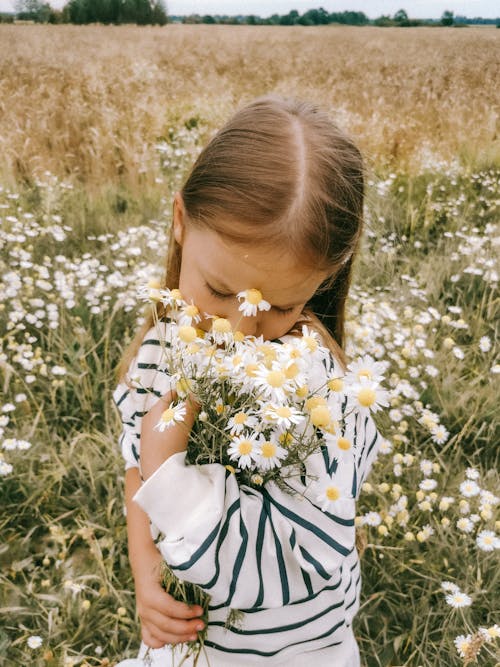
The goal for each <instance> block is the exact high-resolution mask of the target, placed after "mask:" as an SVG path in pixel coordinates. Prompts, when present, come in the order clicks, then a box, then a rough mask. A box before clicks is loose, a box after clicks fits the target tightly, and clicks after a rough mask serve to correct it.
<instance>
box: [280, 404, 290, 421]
mask: <svg viewBox="0 0 500 667" xmlns="http://www.w3.org/2000/svg"><path fill="white" fill-rule="evenodd" d="M276 414H277V415H278V417H285V419H286V418H287V417H291V415H292V411H291V410H290V408H289V407H287V406H286V405H280V407H279V408H277V409H276Z"/></svg>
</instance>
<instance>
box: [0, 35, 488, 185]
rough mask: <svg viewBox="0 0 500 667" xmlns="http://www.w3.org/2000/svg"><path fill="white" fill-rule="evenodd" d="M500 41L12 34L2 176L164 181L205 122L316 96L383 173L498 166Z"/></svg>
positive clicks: (6, 64)
mask: <svg viewBox="0 0 500 667" xmlns="http://www.w3.org/2000/svg"><path fill="white" fill-rule="evenodd" d="M499 61H500V39H499V35H498V31H496V30H485V29H480V28H467V29H463V30H453V29H442V28H415V29H405V30H402V29H387V28H385V29H384V28H373V27H365V28H355V27H334V26H325V27H314V28H304V27H291V28H284V27H273V26H261V27H252V26H203V25H201V26H188V25H186V26H184V25H168V26H165V27H164V28H156V27H155V28H150V27H146V28H139V27H132V26H130V27H105V26H86V27H77V26H49V25H47V26H35V25H32V26H31V25H27V26H19V25H14V26H11V25H1V26H0V148H1V151H0V154H1V158H0V174H1V175H2V180H3V182H4V183H5V182H6V181H10V182H11V183H12V184H13V183H15V182H19V180H24V181H25V182H28V183H30V182H31V180H32V179H33V176H36V175H38V174H40V173H42V172H43V171H44V170H46V169H48V170H50V171H51V172H52V173H54V174H56V175H58V176H64V177H68V176H70V177H75V178H76V179H78V180H79V181H81V182H82V183H84V184H85V185H86V186H88V187H91V186H92V185H94V184H99V183H102V182H103V181H107V182H108V183H110V182H115V183H116V182H118V181H123V182H124V183H125V184H126V185H127V186H128V187H132V188H135V187H136V186H138V185H139V183H141V184H142V185H143V184H144V181H145V180H146V181H147V180H148V179H152V178H154V173H155V172H156V168H157V165H156V163H155V164H153V163H152V155H151V154H152V152H153V151H151V146H152V145H153V144H154V142H155V141H156V140H157V139H158V138H160V137H162V136H165V133H166V132H167V131H168V127H169V125H170V124H171V123H175V124H178V123H179V121H187V120H189V119H190V118H192V117H194V118H195V119H196V122H197V123H199V124H200V125H201V127H202V128H203V131H204V132H206V134H207V136H208V135H209V134H210V133H211V132H212V131H213V130H215V129H216V128H217V127H218V126H219V125H220V124H221V123H222V122H223V121H224V120H225V119H226V118H227V117H228V116H229V115H230V114H231V113H232V111H233V110H234V109H235V108H236V107H237V106H239V105H241V104H243V103H244V102H246V101H247V100H249V99H251V98H252V97H254V96H256V95H259V94H262V93H265V92H268V91H277V92H280V93H282V94H291V95H297V96H299V97H304V98H308V99H312V100H314V101H316V102H318V103H320V104H322V105H324V106H325V107H326V108H328V109H330V110H331V112H332V113H333V114H334V115H335V117H336V118H337V120H338V122H339V124H340V125H342V126H343V127H344V128H345V129H347V130H349V131H351V132H352V133H353V134H354V135H355V136H356V137H357V138H358V139H359V142H360V144H361V147H362V149H363V150H364V152H365V154H366V155H367V157H368V158H370V159H371V160H373V163H377V164H379V165H381V164H384V165H387V166H390V167H395V166H399V167H403V166H406V167H409V168H411V165H412V164H414V163H415V161H416V160H418V159H419V156H420V155H421V154H422V148H423V147H425V146H426V147H427V148H428V149H430V150H432V151H433V152H435V153H438V154H440V155H442V156H443V157H445V158H449V157H451V156H456V155H460V156H462V157H463V158H465V159H466V160H472V161H476V162H477V161H478V160H479V161H481V160H483V161H486V162H488V161H489V160H493V159H496V158H498V155H499V153H500V139H499V133H498V109H499V108H500V82H499V71H500V69H499V67H498V64H499Z"/></svg>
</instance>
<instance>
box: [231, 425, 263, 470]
mask: <svg viewBox="0 0 500 667" xmlns="http://www.w3.org/2000/svg"><path fill="white" fill-rule="evenodd" d="M257 438H258V434H257V433H252V434H251V435H248V436H240V437H237V438H233V440H232V441H231V445H230V446H229V447H228V450H227V453H228V454H229V457H230V458H231V460H233V461H235V460H237V461H238V466H239V467H240V468H250V467H251V466H252V462H256V461H257V460H258V458H259V455H260V453H261V449H260V442H259V441H258V440H257Z"/></svg>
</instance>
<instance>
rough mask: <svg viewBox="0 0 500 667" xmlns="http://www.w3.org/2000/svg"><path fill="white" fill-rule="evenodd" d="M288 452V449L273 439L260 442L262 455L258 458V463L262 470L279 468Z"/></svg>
mask: <svg viewBox="0 0 500 667" xmlns="http://www.w3.org/2000/svg"><path fill="white" fill-rule="evenodd" d="M287 454H288V452H287V450H286V449H284V448H283V447H280V446H279V445H277V444H276V443H275V442H272V441H271V440H266V441H265V442H261V444H260V455H259V457H258V459H257V465H258V466H259V468H260V469H261V470H271V469H272V468H279V467H280V466H281V460H282V459H284V458H285V457H286V455H287Z"/></svg>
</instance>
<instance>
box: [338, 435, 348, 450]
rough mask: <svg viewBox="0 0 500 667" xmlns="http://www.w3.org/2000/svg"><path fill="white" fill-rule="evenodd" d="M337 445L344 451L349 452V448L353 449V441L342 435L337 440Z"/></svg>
mask: <svg viewBox="0 0 500 667" xmlns="http://www.w3.org/2000/svg"><path fill="white" fill-rule="evenodd" d="M337 445H338V448H339V449H342V450H343V451H344V452H347V451H348V450H349V449H351V441H350V440H348V439H347V438H343V437H340V438H339V439H338V440H337Z"/></svg>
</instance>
